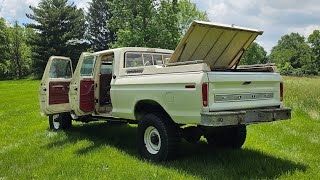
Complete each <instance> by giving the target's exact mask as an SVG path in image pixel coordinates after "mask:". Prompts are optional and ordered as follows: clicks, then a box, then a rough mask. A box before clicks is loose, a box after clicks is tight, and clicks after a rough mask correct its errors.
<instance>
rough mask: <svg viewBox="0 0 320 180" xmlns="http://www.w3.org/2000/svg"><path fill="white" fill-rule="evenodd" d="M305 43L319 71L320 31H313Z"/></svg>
mask: <svg viewBox="0 0 320 180" xmlns="http://www.w3.org/2000/svg"><path fill="white" fill-rule="evenodd" d="M307 42H308V43H309V44H310V45H311V49H312V52H313V55H314V58H315V63H316V65H317V67H318V71H320V30H314V31H313V33H312V34H311V35H310V36H309V37H308V41H307Z"/></svg>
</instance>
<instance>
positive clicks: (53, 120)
mask: <svg viewBox="0 0 320 180" xmlns="http://www.w3.org/2000/svg"><path fill="white" fill-rule="evenodd" d="M49 126H50V129H51V130H53V131H58V130H65V129H69V128H70V127H71V126H72V118H71V116H70V114H69V113H60V114H54V115H50V116H49Z"/></svg>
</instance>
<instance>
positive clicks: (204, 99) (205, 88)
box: [202, 83, 208, 107]
mask: <svg viewBox="0 0 320 180" xmlns="http://www.w3.org/2000/svg"><path fill="white" fill-rule="evenodd" d="M202 105H203V107H207V106H208V84H207V83H203V84H202Z"/></svg>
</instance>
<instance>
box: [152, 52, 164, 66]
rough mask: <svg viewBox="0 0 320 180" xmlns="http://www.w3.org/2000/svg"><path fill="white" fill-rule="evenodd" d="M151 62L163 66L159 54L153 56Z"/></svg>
mask: <svg viewBox="0 0 320 180" xmlns="http://www.w3.org/2000/svg"><path fill="white" fill-rule="evenodd" d="M153 61H154V64H156V65H162V64H163V61H162V55H159V54H155V55H153Z"/></svg>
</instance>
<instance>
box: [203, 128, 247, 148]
mask: <svg viewBox="0 0 320 180" xmlns="http://www.w3.org/2000/svg"><path fill="white" fill-rule="evenodd" d="M246 136H247V129H246V126H244V125H242V126H237V127H229V128H225V129H223V130H220V131H212V132H210V133H208V134H206V135H205V138H206V139H207V142H208V144H209V145H211V146H214V147H226V148H234V149H238V148H241V146H242V145H243V144H244V142H245V140H246Z"/></svg>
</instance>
